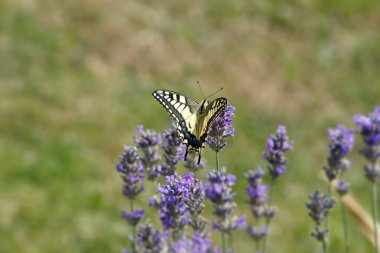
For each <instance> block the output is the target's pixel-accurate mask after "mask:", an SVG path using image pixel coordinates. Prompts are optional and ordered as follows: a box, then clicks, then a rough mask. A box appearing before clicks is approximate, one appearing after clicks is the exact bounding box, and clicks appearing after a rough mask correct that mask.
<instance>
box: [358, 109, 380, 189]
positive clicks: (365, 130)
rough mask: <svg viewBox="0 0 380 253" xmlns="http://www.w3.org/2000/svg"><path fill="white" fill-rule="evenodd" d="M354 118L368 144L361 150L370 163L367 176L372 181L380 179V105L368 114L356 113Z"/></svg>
mask: <svg viewBox="0 0 380 253" xmlns="http://www.w3.org/2000/svg"><path fill="white" fill-rule="evenodd" d="M354 120H355V123H356V126H357V127H358V132H359V133H360V135H361V136H362V139H363V141H364V143H365V144H366V146H365V147H363V148H362V149H361V150H360V152H361V153H362V154H363V155H364V156H365V157H366V158H367V160H368V161H369V164H368V165H366V166H365V167H364V170H365V173H366V177H367V178H368V179H369V180H370V181H371V182H379V181H380V166H379V164H378V163H379V161H380V107H376V108H375V109H374V110H373V112H372V113H368V114H367V115H361V114H358V115H355V116H354Z"/></svg>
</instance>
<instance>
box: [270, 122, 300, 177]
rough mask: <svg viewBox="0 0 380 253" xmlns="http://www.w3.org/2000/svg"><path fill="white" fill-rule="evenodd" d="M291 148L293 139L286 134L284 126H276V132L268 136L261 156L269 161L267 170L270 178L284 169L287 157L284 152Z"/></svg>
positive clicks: (276, 175)
mask: <svg viewBox="0 0 380 253" xmlns="http://www.w3.org/2000/svg"><path fill="white" fill-rule="evenodd" d="M291 149H293V141H290V140H289V137H288V136H287V135H286V128H285V126H281V125H280V126H278V128H277V134H276V135H270V136H269V138H268V140H267V150H266V151H264V152H263V157H264V158H265V160H267V161H268V163H269V165H268V171H269V174H270V175H271V176H272V179H276V178H277V177H278V176H280V175H282V174H284V172H285V171H286V167H285V165H286V164H287V162H288V159H287V158H286V157H285V152H286V151H288V150H291Z"/></svg>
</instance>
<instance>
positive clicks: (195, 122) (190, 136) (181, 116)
mask: <svg viewBox="0 0 380 253" xmlns="http://www.w3.org/2000/svg"><path fill="white" fill-rule="evenodd" d="M152 95H153V97H154V98H155V99H157V101H158V102H160V104H161V105H162V106H163V107H164V108H165V109H166V111H167V112H168V113H169V114H170V115H171V116H172V117H173V118H174V120H175V122H176V125H177V131H178V133H179V135H180V137H181V138H182V141H183V143H184V144H185V145H186V153H185V160H186V157H187V154H188V153H189V151H195V152H197V153H198V164H199V162H200V160H201V149H202V148H204V146H205V141H206V137H207V133H208V130H209V128H210V126H211V125H212V123H214V121H215V119H216V118H217V117H218V116H219V114H220V113H221V112H223V110H224V109H225V107H226V105H227V99H226V98H217V99H215V100H212V101H208V100H207V98H205V99H204V100H203V101H202V102H201V103H200V104H198V103H197V102H195V101H194V100H193V99H191V98H189V97H186V96H184V95H182V94H179V93H177V92H174V91H169V90H156V91H154V92H153V93H152Z"/></svg>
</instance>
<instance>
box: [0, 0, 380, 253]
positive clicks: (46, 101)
mask: <svg viewBox="0 0 380 253" xmlns="http://www.w3.org/2000/svg"><path fill="white" fill-rule="evenodd" d="M379 24H380V4H379V2H378V1H372V0H362V1H357V0H336V1H324V0H322V1H309V0H292V1H287V2H285V1H279V0H270V1H244V0H240V1H230V0H228V1H217V0H208V1H173V0H171V1H170V0H169V1H164V2H160V3H158V1H149V0H145V1H125V0H114V1H106V0H84V1H72V0H69V1H57V0H53V1H48V0H41V1H37V0H12V1H11V0H5V1H1V2H0V164H1V174H0V251H1V252H25V253H31V252H63V251H65V252H120V248H122V247H123V246H127V245H128V243H127V237H128V233H129V228H128V226H127V224H126V223H125V222H124V221H122V220H121V219H120V214H119V212H120V209H121V208H127V207H128V202H127V201H126V200H125V199H124V198H123V196H122V194H121V187H122V182H121V180H120V178H119V176H118V175H117V173H116V171H115V168H114V166H115V164H116V163H117V158H118V155H119V154H121V153H122V145H123V144H129V145H132V144H133V142H132V136H133V135H134V134H135V126H136V125H137V124H143V125H144V126H145V128H154V129H156V130H157V131H162V130H163V129H165V128H167V127H168V126H169V122H170V118H169V116H168V115H167V114H166V112H165V111H164V110H163V109H162V108H161V106H160V105H159V104H158V103H157V102H156V101H154V99H153V98H152V97H151V92H152V91H153V90H154V89H158V88H165V89H172V90H175V91H178V92H181V93H184V94H188V95H189V96H191V97H193V98H195V99H196V100H200V99H201V98H202V94H201V93H200V91H199V89H198V87H197V85H196V81H197V80H199V81H200V82H201V85H202V87H203V90H204V92H205V93H206V94H210V93H212V92H214V91H216V90H217V89H218V88H219V87H221V86H223V87H224V90H223V92H222V93H221V95H222V96H225V97H227V98H228V99H229V102H230V104H232V105H234V106H235V107H236V118H235V120H234V126H235V138H233V139H231V140H229V144H228V146H227V147H226V148H225V149H224V150H223V151H222V152H221V164H222V165H225V166H227V168H228V170H229V171H230V172H233V173H235V174H236V175H237V176H238V184H237V187H236V191H237V192H238V195H237V199H236V201H237V203H238V205H239V208H238V210H237V211H236V212H235V213H236V214H242V213H244V212H246V213H247V214H248V207H247V205H246V203H245V200H246V197H245V194H244V187H245V181H244V179H243V177H242V175H243V173H244V171H246V170H249V169H255V168H256V167H257V165H259V164H262V165H264V161H263V159H262V158H261V152H262V150H263V149H264V147H265V141H266V138H267V136H268V135H269V133H272V132H274V131H275V130H276V127H277V125H278V124H285V125H286V126H287V128H288V131H289V135H290V137H291V138H292V139H294V140H295V151H294V152H292V153H290V154H289V166H288V172H287V173H286V174H285V175H284V176H283V177H282V178H280V180H279V181H278V185H277V186H276V187H277V188H276V192H275V197H274V201H275V202H276V204H277V206H278V209H279V213H278V215H277V217H276V218H275V220H274V222H273V223H272V226H271V230H272V231H271V235H270V238H269V252H316V251H318V250H319V247H320V246H319V245H318V244H317V243H316V242H315V240H314V239H313V238H311V237H310V236H309V235H310V233H311V231H312V228H313V225H312V222H311V221H310V220H309V219H308V217H307V211H306V208H305V205H304V203H305V202H306V201H307V196H308V195H310V194H311V193H312V192H313V191H314V190H315V189H317V188H319V189H322V190H325V189H326V184H325V183H324V182H323V180H321V177H320V173H321V169H322V167H323V165H324V164H325V161H326V156H327V152H328V151H327V145H328V137H327V136H326V129H327V128H328V127H335V125H336V124H337V123H343V124H345V125H347V126H349V127H354V124H353V120H352V116H353V115H354V114H355V113H364V112H368V111H370V110H372V109H373V107H374V106H376V105H379V96H380V73H379V66H380V32H379V31H380V26H379ZM356 141H357V143H358V144H359V145H356V149H355V151H354V152H352V153H351V155H350V159H351V160H352V163H353V166H352V167H353V168H352V170H351V172H350V173H348V174H347V175H346V178H347V179H348V180H349V181H350V184H351V188H352V192H353V193H354V195H355V196H356V197H357V198H358V199H360V202H361V204H362V205H363V206H364V207H365V208H366V209H367V210H368V209H369V207H370V204H369V192H370V187H369V185H368V183H367V181H366V180H365V179H364V178H363V172H362V165H363V164H364V159H362V158H361V157H360V156H359V155H358V154H357V150H358V148H359V146H360V144H361V142H360V141H359V138H356ZM203 157H204V158H205V159H206V160H208V167H207V169H206V171H204V172H203V174H202V175H201V177H204V175H205V173H206V172H207V171H208V170H210V169H212V168H213V167H214V166H215V163H214V160H213V157H214V156H213V153H212V152H211V151H210V150H208V149H206V150H205V152H204V155H203ZM180 172H181V173H183V172H184V170H183V169H181V170H180ZM148 188H149V187H148ZM151 188H152V187H151ZM151 193H152V192H150V193H149V194H148V193H145V194H146V195H144V198H142V199H141V200H140V203H138V205H139V206H140V207H144V206H145V200H146V199H147V198H148V197H149V196H150V194H151ZM207 208H208V209H210V208H211V206H210V205H209V204H208V206H207ZM248 216H249V214H248ZM349 219H350V225H349V229H350V238H351V239H352V242H351V249H352V252H369V251H370V250H371V244H370V243H369V242H368V240H367V238H366V237H365V236H364V235H363V234H362V232H361V228H360V226H359V225H358V223H356V222H355V221H354V220H353V218H352V217H349ZM330 222H331V225H332V227H333V231H332V237H331V247H330V249H331V252H343V241H342V236H341V234H342V233H341V227H340V216H339V209H338V208H335V210H334V211H333V214H332V218H331V221H330ZM236 238H239V239H238V242H237V243H236V244H237V251H236V252H252V248H253V244H252V242H251V241H250V240H249V239H248V237H247V236H246V235H245V233H244V232H239V233H237V235H236ZM216 242H217V240H216Z"/></svg>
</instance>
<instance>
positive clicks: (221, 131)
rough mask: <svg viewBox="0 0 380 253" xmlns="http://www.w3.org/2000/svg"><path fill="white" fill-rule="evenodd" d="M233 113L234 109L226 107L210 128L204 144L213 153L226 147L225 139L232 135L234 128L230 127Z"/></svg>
mask: <svg viewBox="0 0 380 253" xmlns="http://www.w3.org/2000/svg"><path fill="white" fill-rule="evenodd" d="M234 112H235V107H233V106H226V108H225V109H224V111H223V112H222V113H221V114H220V115H219V116H218V117H217V118H216V119H215V121H214V123H213V124H212V125H211V126H210V130H209V132H208V136H207V140H206V143H207V145H208V146H209V147H210V148H211V149H212V150H214V151H215V152H219V151H220V150H221V149H222V148H223V147H224V146H225V145H226V139H227V137H229V136H233V135H234V128H233V126H232V125H231V124H232V117H233V116H235V114H234Z"/></svg>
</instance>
